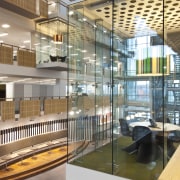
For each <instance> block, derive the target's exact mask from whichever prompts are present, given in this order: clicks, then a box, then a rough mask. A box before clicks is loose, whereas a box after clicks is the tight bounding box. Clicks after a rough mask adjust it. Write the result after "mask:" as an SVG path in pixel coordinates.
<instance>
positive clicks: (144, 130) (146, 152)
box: [123, 126, 160, 163]
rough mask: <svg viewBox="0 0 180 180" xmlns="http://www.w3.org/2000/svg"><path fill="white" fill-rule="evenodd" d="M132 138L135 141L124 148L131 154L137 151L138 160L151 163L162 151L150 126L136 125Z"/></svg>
mask: <svg viewBox="0 0 180 180" xmlns="http://www.w3.org/2000/svg"><path fill="white" fill-rule="evenodd" d="M132 140H133V141H134V142H133V143H132V144H130V145H129V146H127V147H125V148H123V149H124V150H125V151H126V152H128V153H129V154H132V153H134V152H137V162H140V163H149V162H151V161H154V160H156V159H157V157H158V155H159V152H160V151H159V148H158V146H157V145H156V142H155V141H154V140H153V138H152V132H151V130H150V129H149V128H148V127H145V126H135V127H134V128H133V132H132Z"/></svg>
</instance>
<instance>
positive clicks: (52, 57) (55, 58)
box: [49, 55, 57, 62]
mask: <svg viewBox="0 0 180 180" xmlns="http://www.w3.org/2000/svg"><path fill="white" fill-rule="evenodd" d="M49 57H50V60H51V62H56V61H57V56H51V55H49Z"/></svg>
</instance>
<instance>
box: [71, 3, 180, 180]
mask: <svg viewBox="0 0 180 180" xmlns="http://www.w3.org/2000/svg"><path fill="white" fill-rule="evenodd" d="M164 3H165V2H164V1H154V0H152V1H137V0H128V1H120V0H115V1H108V2H107V3H102V2H101V1H98V2H94V1H93V2H92V1H86V2H83V3H77V4H75V5H72V6H71V7H70V9H69V13H70V15H69V38H68V39H69V46H68V47H69V48H68V51H69V53H68V54H69V61H68V62H69V69H70V71H69V74H68V75H69V97H70V102H72V103H69V104H70V108H69V138H68V139H69V144H71V143H73V144H75V145H74V146H75V147H76V148H75V154H76V155H77V154H79V156H76V157H77V158H75V159H73V161H71V160H70V161H69V163H72V164H75V165H78V166H82V167H86V168H89V169H94V170H98V171H101V172H106V173H110V174H114V175H116V176H120V177H126V178H129V179H138V180H140V179H158V177H159V175H160V174H161V172H162V170H163V168H164V167H165V166H166V164H167V162H168V161H169V160H170V159H171V157H172V155H173V153H174V152H175V150H176V148H177V146H178V144H179V143H177V142H174V141H173V140H172V139H173V138H172V137H176V136H175V135H176V133H177V131H176V130H179V123H180V122H179V121H180V120H179V117H180V115H179V104H180V98H179V97H180V92H179V87H180V81H179V75H178V73H179V71H180V69H179V64H178V63H179V60H180V57H179V54H178V49H177V47H176V46H173V45H174V44H172V43H171V42H173V41H174V39H173V38H174V35H172V36H171V33H169V32H171V31H168V28H167V29H166V30H164V29H165V27H166V23H167V27H169V29H171V26H172V25H170V24H168V22H169V21H170V20H168V19H167V20H166V18H167V17H168V14H169V13H170V8H169V7H168V5H166V3H167V2H166V3H165V6H164ZM169 3H170V2H169ZM170 4H171V3H170ZM171 5H172V6H175V5H173V4H171ZM177 11H178V10H177ZM163 13H165V14H163ZM166 13H167V14H166ZM164 17H165V21H164V19H163V18H164ZM168 18H169V17H168ZM165 22H166V23H165ZM177 28H178V27H177ZM175 36H176V35H175ZM172 46H173V47H172ZM71 106H72V108H71ZM80 141H83V142H88V146H87V148H86V149H85V150H84V151H81V152H80V153H79V151H78V150H77V149H78V148H77V147H78V146H79V143H80ZM94 162H96V163H94Z"/></svg>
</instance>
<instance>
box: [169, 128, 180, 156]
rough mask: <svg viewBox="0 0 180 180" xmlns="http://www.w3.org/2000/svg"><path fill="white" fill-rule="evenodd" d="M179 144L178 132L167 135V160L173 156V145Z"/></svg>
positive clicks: (179, 135) (179, 133) (179, 134)
mask: <svg viewBox="0 0 180 180" xmlns="http://www.w3.org/2000/svg"><path fill="white" fill-rule="evenodd" d="M179 142H180V131H178V130H174V131H171V132H170V133H169V134H168V139H167V145H168V157H169V158H170V157H171V156H172V155H173V154H174V152H175V150H176V147H175V145H174V143H179Z"/></svg>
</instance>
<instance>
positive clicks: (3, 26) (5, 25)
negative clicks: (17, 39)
mask: <svg viewBox="0 0 180 180" xmlns="http://www.w3.org/2000/svg"><path fill="white" fill-rule="evenodd" d="M1 27H2V28H9V27H10V25H9V24H2V26H1Z"/></svg>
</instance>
